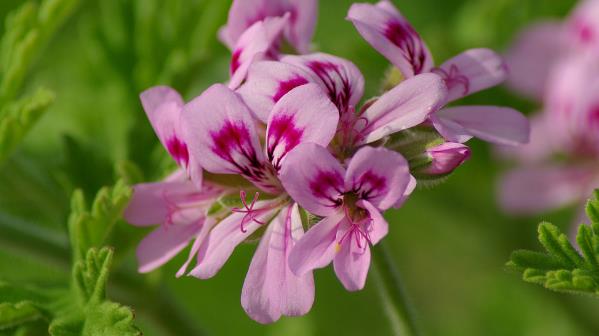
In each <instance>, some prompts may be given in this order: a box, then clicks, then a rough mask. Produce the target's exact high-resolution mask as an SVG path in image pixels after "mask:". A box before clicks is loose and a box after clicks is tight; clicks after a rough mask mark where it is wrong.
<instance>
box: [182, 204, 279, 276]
mask: <svg viewBox="0 0 599 336" xmlns="http://www.w3.org/2000/svg"><path fill="white" fill-rule="evenodd" d="M267 206H268V202H264V201H259V202H256V204H255V209H262V208H264V207H267ZM244 216H245V213H238V212H235V213H232V214H231V215H229V217H227V218H225V219H223V220H222V221H221V222H220V223H218V224H216V226H215V227H214V229H212V231H211V232H210V234H209V235H208V238H207V239H206V240H205V242H204V243H203V244H202V246H201V247H200V251H199V255H198V264H197V266H196V267H195V268H193V269H192V270H191V272H189V275H192V276H194V277H196V278H200V279H208V278H211V277H213V276H214V275H215V274H216V273H217V272H218V271H219V270H220V269H221V267H223V265H224V264H225V262H227V260H228V259H229V257H230V256H231V254H232V253H233V250H234V249H235V248H236V247H237V245H239V244H241V243H242V242H243V241H244V240H246V239H247V238H248V237H249V236H251V235H252V233H254V231H256V230H258V228H260V225H261V224H259V223H258V222H257V221H254V220H246V221H245V222H247V223H245V222H244V223H243V228H242V221H244ZM271 216H272V211H260V213H258V214H257V217H256V219H257V220H258V221H260V222H262V223H264V222H267V221H268V219H270V217H271Z"/></svg>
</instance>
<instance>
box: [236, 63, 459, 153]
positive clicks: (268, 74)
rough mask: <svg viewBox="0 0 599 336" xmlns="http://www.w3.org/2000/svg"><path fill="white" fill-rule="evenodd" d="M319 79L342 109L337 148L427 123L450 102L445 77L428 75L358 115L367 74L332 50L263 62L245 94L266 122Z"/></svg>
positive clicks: (370, 104) (410, 81) (349, 147)
mask: <svg viewBox="0 0 599 336" xmlns="http://www.w3.org/2000/svg"><path fill="white" fill-rule="evenodd" d="M307 83H314V84H316V85H318V86H319V87H320V89H321V90H322V91H323V92H325V93H326V95H327V96H328V97H329V99H330V100H331V101H332V102H333V103H334V104H335V106H336V107H337V111H338V114H339V118H340V124H339V128H338V130H337V137H336V138H335V144H334V145H335V147H338V148H337V150H340V151H350V152H351V151H353V150H354V149H355V147H357V146H359V145H362V144H366V143H371V142H374V141H377V140H379V139H381V138H383V137H385V136H387V135H390V134H393V133H395V132H399V131H402V130H405V129H408V128H410V127H414V126H416V125H418V124H421V123H422V122H424V121H425V120H427V118H428V117H429V115H430V114H431V113H432V112H434V111H436V110H437V109H438V107H439V106H441V105H442V103H443V102H444V101H445V97H446V94H447V89H446V87H445V85H444V84H443V81H442V79H441V77H439V76H437V75H435V74H430V73H429V74H422V75H418V76H415V77H413V78H410V79H408V80H406V81H404V82H402V83H400V84H399V85H398V86H397V87H395V88H394V89H393V90H390V91H389V92H386V93H384V94H383V95H382V96H381V97H378V98H377V99H376V100H371V101H369V102H367V103H366V104H365V105H364V106H363V107H362V108H361V109H360V110H359V112H357V113H356V105H357V104H358V103H359V101H360V99H361V98H362V94H363V92H364V78H363V77H362V74H361V73H360V71H359V70H358V69H357V68H356V66H355V65H354V64H353V63H351V62H349V61H347V60H344V59H342V58H339V57H335V56H331V55H327V54H311V55H303V56H286V57H283V58H282V59H281V62H258V63H256V64H254V65H252V67H250V71H249V74H248V79H247V81H246V83H245V84H244V85H243V86H242V87H241V88H240V89H239V93H240V95H241V96H242V97H243V99H244V101H245V102H246V103H247V104H248V106H249V107H250V108H251V110H252V111H253V112H254V114H255V115H256V116H257V117H258V118H259V119H261V120H264V119H265V118H266V117H267V116H268V113H269V112H268V111H270V109H271V108H272V106H273V105H274V104H275V103H276V102H277V100H278V99H281V97H283V96H285V94H286V93H287V92H289V90H291V89H293V88H295V87H297V86H302V85H306V84H307Z"/></svg>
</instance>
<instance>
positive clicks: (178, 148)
mask: <svg viewBox="0 0 599 336" xmlns="http://www.w3.org/2000/svg"><path fill="white" fill-rule="evenodd" d="M166 149H167V150H168V152H169V153H170V154H171V156H172V157H173V158H174V159H175V161H177V163H178V164H179V165H181V166H184V167H187V165H188V164H189V152H188V150H187V145H186V144H185V143H184V142H183V141H181V140H179V138H177V137H176V136H173V137H172V138H170V139H168V140H167V141H166Z"/></svg>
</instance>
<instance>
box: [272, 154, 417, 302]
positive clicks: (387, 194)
mask: <svg viewBox="0 0 599 336" xmlns="http://www.w3.org/2000/svg"><path fill="white" fill-rule="evenodd" d="M381 162H385V164H384V165H382V164H380V163H381ZM281 180H282V182H283V185H284V186H285V189H286V190H287V192H288V193H289V195H291V197H292V198H293V199H294V200H296V201H297V202H298V203H299V204H300V205H301V206H302V207H303V208H305V209H306V210H308V211H309V212H310V213H313V214H315V215H318V216H321V217H324V218H323V219H322V220H321V221H320V222H319V223H317V224H316V225H315V226H314V227H312V228H311V229H310V230H309V231H308V232H307V233H306V235H304V237H302V238H301V239H300V240H299V242H298V243H297V244H296V246H295V247H294V248H293V249H292V251H291V254H290V255H289V265H290V267H291V270H292V271H293V273H295V274H297V275H300V276H301V275H303V274H306V273H308V272H310V271H312V270H313V269H315V268H321V267H324V266H326V265H328V264H329V263H330V262H331V261H333V264H334V268H335V273H336V274H337V277H338V278H339V280H340V281H341V282H342V283H343V285H344V286H345V288H346V289H347V290H350V291H353V290H359V289H362V288H363V287H364V284H365V281H366V275H367V274H368V268H369V265H370V248H369V245H371V244H376V243H377V242H378V241H379V240H381V239H382V238H383V237H384V236H385V235H386V234H387V231H388V227H387V226H388V225H387V222H386V221H385V219H384V218H383V216H382V215H381V211H384V210H386V209H388V208H390V207H391V206H393V205H394V204H396V203H397V202H398V201H400V200H401V199H402V198H403V197H404V196H405V193H406V191H408V186H409V184H410V183H411V177H410V173H409V168H408V164H407V162H406V160H405V159H404V158H403V157H402V156H401V155H400V154H398V153H396V152H393V151H390V150H387V149H384V148H372V147H363V148H362V149H360V150H359V151H358V152H357V153H356V154H355V155H354V156H353V157H352V159H351V161H350V162H349V164H348V166H347V169H345V168H343V166H342V165H341V164H340V163H339V162H338V161H337V160H336V159H335V158H334V157H333V156H332V155H331V154H330V153H329V151H328V150H327V149H326V148H324V147H322V146H320V145H317V144H313V143H305V144H302V145H299V146H298V147H296V148H295V149H294V150H293V151H291V152H290V153H289V155H288V156H287V158H286V161H285V163H284V165H283V169H282V171H281Z"/></svg>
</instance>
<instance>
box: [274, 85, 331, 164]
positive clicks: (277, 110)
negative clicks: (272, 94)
mask: <svg viewBox="0 0 599 336" xmlns="http://www.w3.org/2000/svg"><path fill="white" fill-rule="evenodd" d="M338 121H339V113H338V112H337V108H336V107H335V105H333V103H332V102H331V101H330V100H329V99H328V97H327V96H326V95H325V94H324V92H323V91H322V90H321V89H320V88H319V87H318V85H316V84H307V85H303V86H301V87H298V88H296V89H294V90H292V91H291V92H289V93H288V94H286V95H285V96H284V97H283V98H281V100H279V101H278V102H277V104H276V105H275V106H274V108H273V111H272V113H271V115H270V118H269V119H268V127H267V130H266V154H267V157H268V160H269V161H270V162H271V163H272V165H273V166H274V167H275V169H279V168H280V166H281V160H282V159H283V157H284V156H285V155H287V153H289V151H291V150H292V149H293V148H295V147H296V146H297V145H299V144H300V143H302V142H311V143H315V144H319V145H322V146H327V145H328V144H329V142H330V141H331V139H332V138H333V136H334V135H335V132H336V131H337V122H338Z"/></svg>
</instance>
